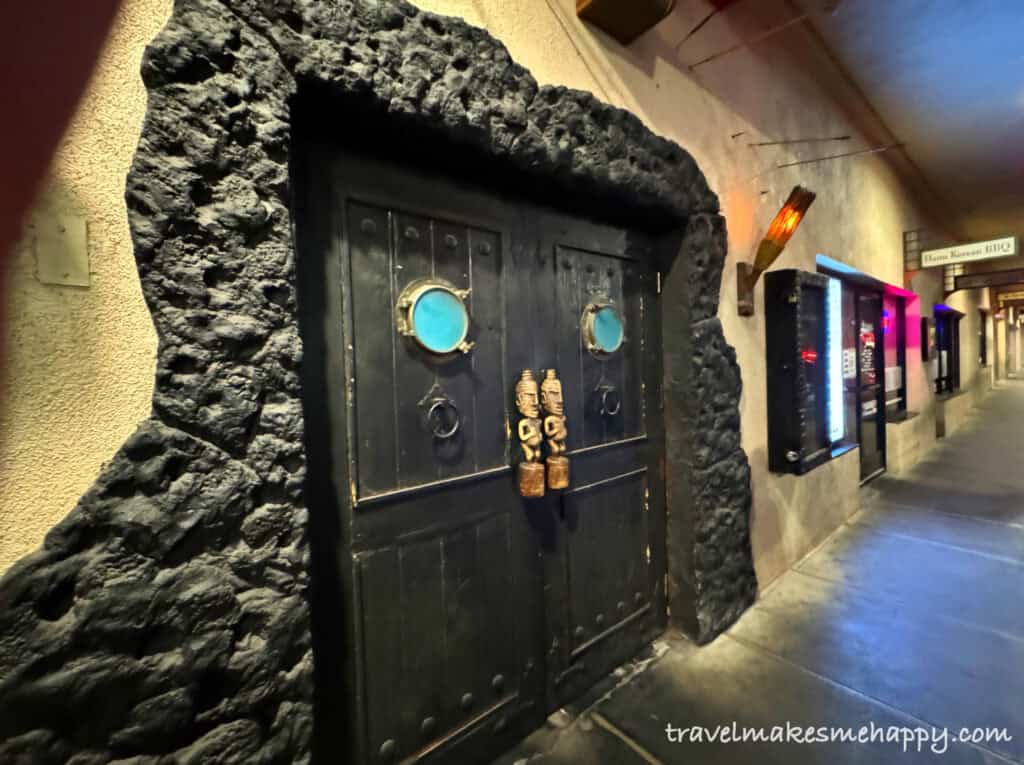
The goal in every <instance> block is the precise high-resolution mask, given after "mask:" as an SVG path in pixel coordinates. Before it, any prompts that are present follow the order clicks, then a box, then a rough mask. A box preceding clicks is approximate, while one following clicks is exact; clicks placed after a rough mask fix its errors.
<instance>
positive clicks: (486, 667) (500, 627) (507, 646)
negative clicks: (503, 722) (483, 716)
mask: <svg viewBox="0 0 1024 765" xmlns="http://www.w3.org/2000/svg"><path fill="white" fill-rule="evenodd" d="M477 539H478V546H477V550H478V556H479V557H478V559H477V570H478V571H479V575H480V606H479V611H480V613H479V619H480V621H481V625H482V629H481V630H480V639H479V640H478V642H477V656H478V662H479V666H480V668H481V675H482V678H483V680H484V681H485V682H484V684H483V687H482V689H481V693H482V696H481V701H482V705H483V706H485V707H486V706H488V704H489V703H491V702H493V701H497V700H498V699H499V698H500V697H501V696H503V695H504V694H506V693H509V692H511V691H513V690H515V689H517V688H518V687H519V677H518V674H519V672H518V666H519V662H518V660H517V654H518V651H519V646H520V636H519V635H518V634H517V633H518V630H517V624H516V622H517V619H518V618H519V617H520V614H519V613H518V612H517V610H516V608H515V601H514V600H513V598H514V593H515V583H514V581H513V570H514V569H513V565H512V564H513V561H512V557H511V544H512V535H511V529H510V519H509V516H508V515H507V514H501V515H497V516H494V517H493V518H489V519H487V520H485V521H483V522H482V523H481V524H480V525H479V526H478V527H477ZM488 678H489V680H488ZM498 678H500V680H501V682H496V679H498Z"/></svg>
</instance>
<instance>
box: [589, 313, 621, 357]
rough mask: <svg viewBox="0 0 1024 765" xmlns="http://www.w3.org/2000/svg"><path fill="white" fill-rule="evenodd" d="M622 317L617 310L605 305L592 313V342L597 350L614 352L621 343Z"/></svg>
mask: <svg viewBox="0 0 1024 765" xmlns="http://www.w3.org/2000/svg"><path fill="white" fill-rule="evenodd" d="M622 335H623V332H622V319H621V318H619V312H618V311H616V310H615V309H614V308H612V307H611V306H605V307H604V308H601V309H599V310H598V312H597V313H596V314H595V315H594V344H595V345H596V346H597V348H598V350H600V351H604V352H605V353H614V352H615V351H617V350H619V346H620V345H622Z"/></svg>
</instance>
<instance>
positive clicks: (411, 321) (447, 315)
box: [397, 279, 473, 355]
mask: <svg viewBox="0 0 1024 765" xmlns="http://www.w3.org/2000/svg"><path fill="white" fill-rule="evenodd" d="M468 296H469V290H460V289H457V288H456V287H455V286H454V285H453V284H450V283H448V282H446V281H444V280H442V279H421V280H417V281H415V282H413V283H412V284H410V285H409V286H407V287H406V288H405V289H404V290H402V294H401V295H400V296H399V299H398V317H397V323H398V331H399V332H400V333H401V334H402V335H405V336H407V337H412V338H413V339H414V340H415V341H416V342H417V343H419V345H420V346H422V347H423V348H425V349H426V350H428V351H430V352H431V353H436V354H439V355H444V354H448V353H454V352H455V351H461V352H462V353H468V352H469V350H470V348H472V347H473V344H472V343H470V342H468V341H467V340H466V336H467V335H468V334H469V311H468V310H467V309H466V303H465V299H466V298H467V297H468Z"/></svg>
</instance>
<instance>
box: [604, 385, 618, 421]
mask: <svg viewBox="0 0 1024 765" xmlns="http://www.w3.org/2000/svg"><path fill="white" fill-rule="evenodd" d="M621 410H622V395H621V394H620V393H619V392H618V390H616V389H615V388H614V387H613V386H607V387H605V388H602V389H601V414H602V415H604V416H605V417H614V416H615V415H617V414H618V413H619V412H620V411H621Z"/></svg>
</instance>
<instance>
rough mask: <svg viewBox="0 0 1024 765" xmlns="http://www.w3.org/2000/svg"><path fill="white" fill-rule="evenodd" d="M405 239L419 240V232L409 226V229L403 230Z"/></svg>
mask: <svg viewBox="0 0 1024 765" xmlns="http://www.w3.org/2000/svg"><path fill="white" fill-rule="evenodd" d="M405 238H406V239H419V238H420V232H419V231H417V230H416V229H414V228H413V227H412V226H409V227H407V228H406V229H405Z"/></svg>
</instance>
